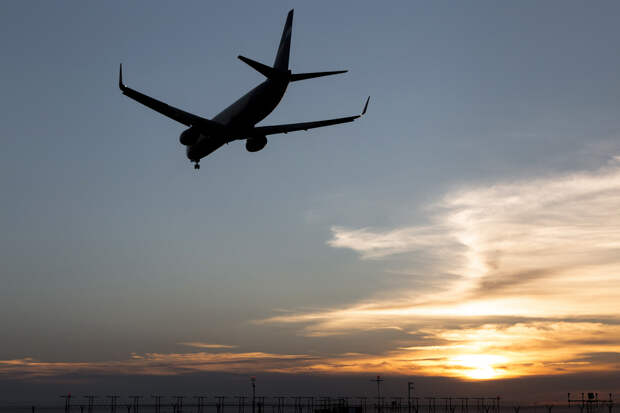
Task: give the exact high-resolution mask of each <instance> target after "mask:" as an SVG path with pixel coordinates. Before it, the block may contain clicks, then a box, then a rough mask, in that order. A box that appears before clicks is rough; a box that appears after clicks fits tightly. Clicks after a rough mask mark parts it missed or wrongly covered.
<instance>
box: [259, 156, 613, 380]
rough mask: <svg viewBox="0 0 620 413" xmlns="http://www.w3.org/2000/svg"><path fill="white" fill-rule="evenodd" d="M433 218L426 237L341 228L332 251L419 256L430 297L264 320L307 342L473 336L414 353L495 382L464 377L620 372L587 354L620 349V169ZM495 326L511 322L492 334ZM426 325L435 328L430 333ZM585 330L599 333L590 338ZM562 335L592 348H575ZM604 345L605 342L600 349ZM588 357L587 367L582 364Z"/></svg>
mask: <svg viewBox="0 0 620 413" xmlns="http://www.w3.org/2000/svg"><path fill="white" fill-rule="evenodd" d="M429 210H430V211H434V212H433V213H431V214H430V215H429V216H428V217H427V222H428V224H425V225H422V226H419V225H403V226H400V227H396V228H390V229H376V228H369V227H361V228H345V227H340V226H334V227H333V228H332V234H333V236H332V239H330V240H329V241H328V244H329V245H330V246H332V247H335V248H347V249H351V250H353V251H356V252H358V253H359V254H360V257H361V258H362V259H363V260H377V259H381V260H384V261H386V262H388V261H389V260H390V259H391V258H392V257H394V256H396V255H398V257H399V263H402V261H403V260H402V258H403V256H404V257H407V254H411V256H415V257H416V260H415V267H414V268H413V269H411V270H410V271H409V272H410V273H412V274H416V275H414V276H413V277H416V281H417V284H418V285H419V284H420V283H421V282H423V281H424V280H428V281H429V282H428V284H429V286H431V288H426V289H422V290H420V289H416V290H414V289H411V290H410V291H408V292H406V293H402V291H403V289H406V287H407V284H406V283H404V285H403V286H401V287H400V288H399V291H400V292H399V294H396V295H395V296H396V298H395V299H385V298H384V297H385V294H383V295H381V296H377V297H369V298H367V299H364V300H362V301H360V302H359V303H357V304H352V305H349V306H343V307H340V308H331V309H325V310H320V311H314V312H295V311H293V312H291V313H289V314H284V315H279V316H276V317H273V318H270V319H268V320H263V321H264V322H269V323H289V324H291V323H293V324H294V323H299V324H300V328H301V331H302V332H303V334H306V335H309V336H330V335H334V334H353V333H354V332H355V331H360V330H370V329H377V328H383V327H387V326H396V327H398V328H402V329H405V330H410V331H414V332H416V333H418V334H419V333H420V332H426V336H427V338H428V337H431V338H432V340H431V341H435V340H436V341H439V342H441V341H442V340H445V339H446V337H454V336H455V334H457V333H458V332H462V333H463V332H465V333H467V334H466V336H465V337H466V338H464V339H462V340H458V341H459V344H458V345H457V347H454V343H452V342H451V341H453V340H448V341H449V342H450V344H449V347H441V345H439V347H437V346H438V344H429V343H423V344H422V345H421V346H420V345H417V344H415V340H412V342H414V344H413V345H412V346H409V347H416V348H417V349H418V350H417V351H422V352H423V353H424V351H425V350H424V346H428V349H431V348H432V349H434V351H435V354H437V353H439V354H442V358H443V360H444V361H445V360H452V362H451V363H452V364H453V365H467V364H469V365H475V364H476V363H477V364H479V365H487V366H488V365H494V366H496V367H493V368H492V369H493V372H494V373H491V370H489V369H487V368H486V367H481V370H480V371H479V372H478V373H476V374H469V375H467V374H464V375H465V376H466V377H475V376H477V377H479V378H483V377H496V376H504V377H505V376H511V375H513V374H515V372H520V373H519V374H534V372H536V374H553V373H558V372H561V371H562V370H561V369H560V368H558V367H557V366H561V365H563V364H562V363H569V364H570V366H572V367H571V369H573V370H574V369H577V368H584V369H592V370H597V369H598V368H611V367H610V366H612V365H613V363H612V364H610V363H603V362H602V361H601V362H600V363H599V364H597V363H596V362H595V360H597V359H596V358H595V357H590V358H588V357H586V356H582V355H583V354H589V353H590V352H596V353H597V354H616V352H617V351H618V346H617V345H615V344H610V343H612V342H613V340H618V339H620V336H618V330H617V328H616V325H617V322H618V320H619V318H620V316H619V314H618V304H617V303H618V302H620V288H619V287H618V285H620V284H619V282H620V214H619V213H618V211H620V159H618V158H617V157H616V158H614V159H613V161H612V162H610V163H609V164H608V165H606V166H604V167H602V168H600V169H598V170H594V171H581V172H575V173H572V174H563V175H555V176H553V175H550V176H546V177H542V178H536V179H531V180H522V181H515V182H497V183H495V184H493V185H484V186H479V187H471V188H468V189H462V190H459V191H453V192H450V193H447V194H446V195H445V196H444V197H443V198H442V199H441V200H440V201H439V202H437V203H436V204H435V205H433V206H432V208H430V209H429ZM420 256H422V257H428V258H430V259H426V260H420V259H419V258H418V257H420ZM403 272H405V273H406V272H407V271H403ZM445 274H450V275H451V277H450V278H449V279H447V280H446V281H444V282H442V285H441V288H437V287H436V286H435V284H434V283H433V282H431V281H432V280H433V279H435V278H436V277H443V276H444V275H445ZM494 319H503V320H505V322H504V323H501V324H493V320H494ZM511 319H512V321H510V320H511ZM429 323H433V324H435V325H436V326H437V328H435V329H429V328H428V324H429ZM472 326H473V327H472ZM484 326H487V327H484ZM489 326H493V327H489ZM584 329H585V330H587V331H596V334H592V335H588V334H585V335H584ZM489 332H490V333H489ZM508 333H510V334H508ZM506 334H508V336H509V338H510V340H509V341H508V342H509V343H511V344H510V345H506V343H504V338H505V337H506ZM563 335H566V337H572V336H575V335H578V336H579V337H582V338H586V337H587V339H586V340H588V339H589V340H590V341H587V342H586V343H581V344H579V345H578V344H577V343H574V342H570V341H567V340H566V337H563ZM601 337H603V338H606V339H607V340H606V341H607V343H608V344H607V345H604V346H602V347H601V346H600V342H598V341H597V340H599V339H600V338H601ZM404 341H406V340H404ZM616 342H618V341H616ZM502 343H503V344H502ZM528 343H530V344H528ZM531 343H535V344H531ZM597 343H599V344H597ZM404 347H407V346H404ZM511 348H527V349H528V350H527V351H526V352H525V353H519V352H516V351H513V350H511ZM395 354H397V355H398V357H400V356H401V354H400V352H398V351H396V353H395ZM486 356H493V357H487V358H485V357H486ZM584 357H585V359H587V360H589V361H590V362H588V363H582V362H581V361H580V362H579V363H578V362H577V361H575V360H583V359H584ZM388 358H389V357H388V356H386V360H387V359H388ZM612 359H613V357H612ZM459 360H460V361H459ZM598 360H600V358H599V359H598ZM485 363H486V364H485ZM580 363H581V364H580ZM448 364H450V363H448ZM413 365H416V368H418V369H419V368H420V366H419V365H417V364H415V363H414V364H413ZM526 365H527V366H536V367H535V368H534V367H528V368H524V366H526ZM497 366H503V367H501V368H499V367H497ZM577 366H579V367H577ZM603 366H604V367H603ZM615 367H616V368H617V367H618V366H617V365H615ZM433 369H434V370H433ZM474 370H475V369H474ZM431 371H435V373H437V374H448V373H449V371H450V368H449V367H447V368H446V367H445V366H444V367H440V366H439V365H436V366H434V367H433V368H430V369H428V372H431ZM485 372H486V373H485Z"/></svg>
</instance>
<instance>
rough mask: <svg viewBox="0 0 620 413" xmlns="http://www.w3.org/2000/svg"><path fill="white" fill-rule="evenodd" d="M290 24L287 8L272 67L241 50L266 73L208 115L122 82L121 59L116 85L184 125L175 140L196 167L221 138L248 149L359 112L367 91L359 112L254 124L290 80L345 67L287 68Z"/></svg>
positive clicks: (348, 119) (248, 61)
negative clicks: (319, 69)
mask: <svg viewBox="0 0 620 413" xmlns="http://www.w3.org/2000/svg"><path fill="white" fill-rule="evenodd" d="M292 26H293V10H291V11H290V12H289V13H288V16H287V17H286V23H285V24H284V30H283V32H282V38H281V40H280V45H279V47H278V51H277V53H276V58H275V61H274V63H273V66H272V67H271V66H267V65H265V64H262V63H260V62H257V61H255V60H252V59H248V58H247V57H244V56H241V55H239V56H238V58H239V60H241V61H242V62H244V63H246V64H248V65H249V66H250V67H251V68H253V69H255V70H256V71H258V72H259V73H261V74H262V75H264V76H265V77H266V78H267V79H266V80H265V81H264V82H263V83H261V84H260V85H258V86H256V87H255V88H254V89H252V90H250V91H249V92H248V93H246V94H245V95H243V96H242V97H241V98H239V99H238V100H237V101H236V102H234V103H233V104H232V105H230V106H228V107H227V108H226V109H224V110H223V111H222V112H220V113H219V114H218V115H216V116H215V117H214V118H213V119H206V118H203V117H200V116H197V115H194V114H191V113H189V112H185V111H183V110H181V109H177V108H175V107H173V106H170V105H168V104H166V103H164V102H162V101H159V100H157V99H154V98H152V97H150V96H147V95H145V94H143V93H140V92H138V91H137V90H134V89H131V88H130V87H128V86H125V84H124V83H123V64H122V63H121V65H120V68H119V78H118V87H119V88H120V90H121V92H122V93H123V94H124V95H125V96H128V97H130V98H131V99H133V100H136V101H137V102H139V103H142V104H143V105H145V106H147V107H149V108H151V109H153V110H155V111H157V112H159V113H161V114H162V115H164V116H167V117H169V118H171V119H173V120H176V121H177V122H180V123H182V124H184V125H185V126H188V128H187V129H185V130H184V131H183V132H182V133H181V135H180V137H179V141H180V142H181V144H182V145H184V146H186V148H187V149H186V153H187V158H188V159H189V160H190V161H191V162H193V163H194V169H200V160H201V159H202V158H204V157H206V156H207V155H209V154H210V153H212V152H214V151H215V150H217V149H219V148H220V147H221V146H223V145H224V144H227V143H229V142H232V141H235V140H244V139H245V141H246V142H245V148H246V150H247V151H248V152H258V151H260V150H261V149H263V148H264V147H265V145H267V135H275V134H278V133H288V132H293V131H299V130H306V131H307V130H308V129H313V128H321V127H324V126H330V125H336V124H339V123H346V122H352V121H354V120H355V119H357V118H359V117H361V116H362V115H364V114H365V113H366V109H368V102H369V101H370V96H369V97H368V99H366V103H365V105H364V109H363V110H362V113H361V114H359V115H354V116H347V117H342V118H335V119H327V120H320V121H315V122H302V123H289V124H282V125H271V126H255V125H256V124H257V123H258V122H260V121H261V120H263V119H264V118H265V117H267V115H269V114H270V113H271V112H272V111H273V110H274V109H275V108H276V106H277V105H278V103H280V100H282V97H283V96H284V92H285V91H286V88H287V87H288V85H289V83H290V82H297V81H299V80H305V79H312V78H316V77H322V76H330V75H337V74H340V73H346V72H347V71H346V70H337V71H332V72H312V73H292V72H291V70H290V69H289V54H290V49H291V31H292Z"/></svg>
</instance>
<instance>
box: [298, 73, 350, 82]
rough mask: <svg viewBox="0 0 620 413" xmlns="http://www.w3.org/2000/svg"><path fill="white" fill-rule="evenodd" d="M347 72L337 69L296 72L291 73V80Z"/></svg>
mask: <svg viewBox="0 0 620 413" xmlns="http://www.w3.org/2000/svg"><path fill="white" fill-rule="evenodd" d="M347 72H348V70H336V71H335V72H313V73H295V74H293V75H291V82H295V81H297V80H306V79H312V78H315V77H322V76H330V75H339V74H341V73H347Z"/></svg>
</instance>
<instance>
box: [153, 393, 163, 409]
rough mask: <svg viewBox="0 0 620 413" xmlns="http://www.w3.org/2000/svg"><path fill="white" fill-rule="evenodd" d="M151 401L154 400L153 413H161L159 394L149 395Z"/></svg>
mask: <svg viewBox="0 0 620 413" xmlns="http://www.w3.org/2000/svg"><path fill="white" fill-rule="evenodd" d="M151 398H152V399H155V413H160V412H161V396H160V395H159V394H153V395H151Z"/></svg>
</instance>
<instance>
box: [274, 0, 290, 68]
mask: <svg viewBox="0 0 620 413" xmlns="http://www.w3.org/2000/svg"><path fill="white" fill-rule="evenodd" d="M292 30H293V10H291V11H289V12H288V16H287V17H286V23H285V24H284V31H282V39H281V40H280V46H279V47H278V53H277V54H276V60H275V61H274V62H273V68H274V69H276V70H280V71H283V72H286V71H288V57H289V55H290V52H291V33H292Z"/></svg>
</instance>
